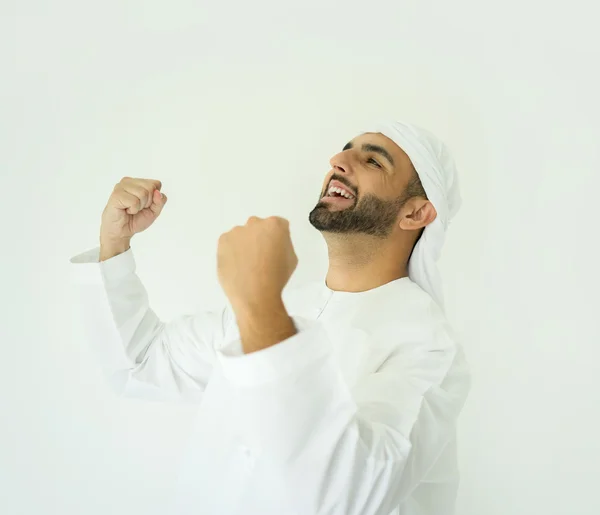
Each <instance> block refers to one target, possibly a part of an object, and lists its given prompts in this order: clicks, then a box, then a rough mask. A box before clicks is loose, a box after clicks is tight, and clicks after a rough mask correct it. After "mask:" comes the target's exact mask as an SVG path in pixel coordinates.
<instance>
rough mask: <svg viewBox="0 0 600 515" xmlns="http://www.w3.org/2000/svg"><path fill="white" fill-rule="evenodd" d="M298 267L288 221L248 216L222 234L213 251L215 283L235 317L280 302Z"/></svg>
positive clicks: (274, 217)
mask: <svg viewBox="0 0 600 515" xmlns="http://www.w3.org/2000/svg"><path fill="white" fill-rule="evenodd" d="M297 265H298V257H297V256H296V253H295V251H294V247H293V245H292V240H291V237H290V228H289V222H288V221H287V220H286V219H284V218H280V217H277V216H271V217H269V218H265V219H263V218H258V217H256V216H251V217H250V218H249V219H248V222H247V223H246V225H244V226H238V227H234V228H233V229H232V230H231V231H229V232H226V233H225V234H222V235H221V237H220V238H219V243H218V248H217V268H218V270H217V271H218V276H219V282H220V283H221V286H222V288H223V291H224V292H225V294H226V295H227V297H228V298H229V301H230V302H231V305H232V307H233V309H234V311H236V314H238V315H239V314H240V313H241V312H245V311H247V310H252V309H254V308H256V307H260V306H265V305H271V304H273V303H277V302H279V301H280V300H281V295H282V292H283V289H284V287H285V285H286V284H287V282H288V281H289V279H290V277H291V276H292V274H293V273H294V270H295V269H296V266H297Z"/></svg>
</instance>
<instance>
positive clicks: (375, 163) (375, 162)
mask: <svg viewBox="0 0 600 515" xmlns="http://www.w3.org/2000/svg"><path fill="white" fill-rule="evenodd" d="M368 162H369V163H373V164H374V165H375V166H377V167H379V168H381V165H380V164H379V163H378V162H377V161H375V159H373V158H372V157H370V158H369V161H368Z"/></svg>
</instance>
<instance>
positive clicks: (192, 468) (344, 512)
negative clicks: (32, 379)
mask: <svg viewBox="0 0 600 515" xmlns="http://www.w3.org/2000/svg"><path fill="white" fill-rule="evenodd" d="M161 189H162V185H161V183H160V182H159V181H156V180H147V179H131V178H125V179H123V180H122V181H121V182H120V183H119V184H117V186H116V187H115V189H114V191H113V193H112V195H111V197H110V199H109V200H108V204H107V206H106V208H105V210H104V212H103V215H102V226H101V231H100V247H99V248H96V249H93V250H91V251H88V252H86V253H84V254H81V255H79V256H77V257H75V258H73V259H72V262H73V263H74V265H73V268H74V272H75V273H76V274H77V276H78V278H79V279H78V284H79V285H80V291H81V294H82V297H81V302H80V304H81V306H82V307H83V308H84V314H85V316H86V326H87V327H89V328H90V329H91V331H90V334H89V339H90V341H92V342H93V343H94V344H95V346H96V347H97V351H98V352H99V353H100V355H101V356H102V357H103V360H104V367H105V369H106V371H107V377H108V379H109V381H110V384H111V385H112V386H113V387H114V389H115V391H117V392H118V393H119V394H122V395H128V396H137V397H144V398H153V399H159V400H165V401H168V400H184V401H189V402H193V403H198V405H199V408H198V410H199V411H198V416H197V424H196V425H195V428H194V432H193V436H192V438H191V442H190V446H189V450H188V451H187V452H186V455H185V457H184V460H183V463H182V470H181V474H180V476H179V481H178V489H177V495H176V496H175V499H176V501H175V506H174V507H173V510H172V511H171V512H170V513H174V514H183V513H186V514H188V513H189V514H192V513H193V514H200V513H201V514H211V515H228V514H240V515H241V514H251V515H292V514H299V515H313V514H331V515H388V514H396V515H400V514H401V515H449V514H451V513H453V512H454V501H455V495H456V489H457V484H458V471H457V464H456V461H457V458H456V420H457V417H458V414H459V412H460V411H461V409H462V405H463V403H464V401H465V398H466V395H467V392H468V389H469V379H468V377H469V376H468V372H467V369H466V366H465V361H464V359H463V356H462V351H461V348H460V346H459V344H458V343H457V342H456V341H455V339H454V338H453V336H452V332H451V329H450V327H449V326H448V324H447V322H446V319H445V317H444V314H443V300H442V290H441V285H440V281H439V276H438V274H437V270H436V260H437V258H438V256H439V253H440V250H441V246H442V244H443V240H444V236H445V230H446V227H447V225H448V223H449V220H450V218H451V217H452V216H453V215H454V213H455V212H456V210H457V209H458V206H459V204H460V196H459V193H458V182H457V178H456V171H455V168H454V164H453V161H452V158H451V157H450V154H449V153H448V151H447V150H446V148H445V146H444V145H443V144H442V143H441V142H439V141H438V140H437V139H436V138H435V137H434V136H433V135H431V134H430V133H428V132H426V131H424V130H423V129H419V128H417V127H415V126H411V125H408V124H404V123H400V122H394V123H390V124H383V125H381V126H377V127H374V128H372V129H370V130H368V131H365V132H364V133H361V134H360V135H359V136H357V137H355V138H354V139H353V140H352V141H350V142H349V143H348V144H347V145H346V146H345V147H344V149H343V151H341V152H340V153H338V154H337V155H335V156H334V157H333V158H332V159H331V170H330V172H329V173H328V174H327V175H326V177H325V180H324V182H323V187H322V189H321V193H320V196H319V202H318V204H317V205H316V207H315V208H314V209H313V210H312V212H311V213H310V222H311V224H312V225H313V226H314V227H315V228H317V229H318V230H319V231H320V232H321V233H322V234H323V236H324V238H325V241H326V243H327V246H328V250H329V270H328V272H327V276H326V278H325V280H324V281H319V282H317V283H315V284H308V285H306V286H305V287H302V288H297V289H293V290H291V291H288V290H285V291H284V288H285V286H286V284H287V283H288V281H289V279H290V277H291V275H292V273H293V272H294V270H295V268H296V265H297V258H296V255H295V253H294V249H293V247H292V243H291V239H290V234H289V226H288V223H287V221H286V220H284V219H281V218H278V217H271V218H267V219H260V218H256V217H251V218H250V219H249V220H248V222H247V223H246V224H245V225H244V226H240V227H235V228H233V229H232V230H231V231H229V232H227V233H225V234H223V235H222V236H221V237H220V239H219V242H218V259H217V261H218V276H219V281H220V284H221V285H222V287H223V290H224V292H225V293H226V295H227V298H228V300H229V302H230V306H227V307H226V308H223V309H222V310H220V311H217V312H201V313H199V314H196V315H193V316H192V315H190V316H182V317H179V318H177V319H175V320H173V321H171V322H168V323H165V322H161V321H160V320H159V319H158V317H157V316H156V315H155V313H154V312H153V311H152V310H151V309H150V307H149V305H148V297H147V294H146V290H145V288H144V286H143V285H142V283H141V281H140V279H139V278H138V276H137V275H136V272H135V262H134V258H133V254H132V250H131V247H130V241H131V238H132V237H133V236H134V235H135V234H136V233H138V232H141V231H143V230H145V229H147V228H148V227H149V226H150V225H151V224H152V223H153V222H154V221H155V220H156V218H157V217H158V216H159V215H160V213H161V211H162V209H163V207H164V206H165V203H166V202H167V197H166V196H165V195H164V194H163V193H161Z"/></svg>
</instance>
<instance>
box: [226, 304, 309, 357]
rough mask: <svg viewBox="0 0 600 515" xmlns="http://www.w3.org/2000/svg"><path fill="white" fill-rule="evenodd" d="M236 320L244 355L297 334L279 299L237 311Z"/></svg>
mask: <svg viewBox="0 0 600 515" xmlns="http://www.w3.org/2000/svg"><path fill="white" fill-rule="evenodd" d="M236 318H237V323H238V327H239V330H240V338H241V341H242V347H243V349H244V353H245V354H248V353H250V352H256V351H258V350H261V349H265V348H267V347H271V346H272V345H276V344H277V343H280V342H282V341H283V340H286V339H288V338H291V337H292V336H294V335H295V334H296V333H297V332H298V331H297V329H296V326H295V325H294V321H293V320H292V318H291V317H290V316H289V315H288V312H287V311H286V309H285V306H284V304H283V301H282V300H281V299H276V300H273V301H272V302H267V303H264V304H262V305H261V306H257V307H254V308H245V309H238V310H237V311H236Z"/></svg>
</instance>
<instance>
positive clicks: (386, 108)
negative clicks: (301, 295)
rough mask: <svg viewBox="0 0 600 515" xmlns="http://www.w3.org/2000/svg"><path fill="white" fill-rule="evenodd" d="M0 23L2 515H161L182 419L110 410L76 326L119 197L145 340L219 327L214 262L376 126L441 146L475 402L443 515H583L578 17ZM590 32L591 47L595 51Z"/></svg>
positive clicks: (197, 8)
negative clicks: (199, 319)
mask: <svg viewBox="0 0 600 515" xmlns="http://www.w3.org/2000/svg"><path fill="white" fill-rule="evenodd" d="M294 4H295V5H292V4H291V3H290V2H275V1H274V0H272V1H271V2H268V1H267V0H259V1H254V2H242V1H241V0H238V1H237V2H235V3H232V2H220V1H216V2H201V1H192V0H184V1H173V2H158V1H152V2H150V1H141V0H139V1H123V0H119V1H117V0H110V1H104V2H84V1H75V0H70V1H68V0H54V1H47V2H43V1H27V0H20V1H19V2H16V1H14V2H6V1H2V2H0V10H1V13H2V21H1V25H0V38H1V39H0V58H1V68H0V92H1V110H0V174H1V181H0V211H1V213H0V214H1V217H0V224H1V235H0V245H1V252H0V259H1V267H0V281H1V283H0V287H1V299H0V300H1V304H2V309H1V311H0V313H1V324H0V331H1V333H0V335H1V339H0V343H1V345H2V354H1V356H2V358H1V359H0V401H1V405H0V408H1V410H2V411H1V413H2V420H1V422H0V436H1V439H0V513H2V514H3V515H16V514H19V515H20V514H27V515H30V514H31V515H46V514H84V513H85V514H86V515H105V514H108V513H110V514H113V515H120V514H131V515H133V514H144V515H153V514H156V515H158V514H161V513H164V512H163V506H164V502H165V499H166V495H167V494H168V492H169V488H170V487H171V486H172V482H173V473H174V465H175V460H176V458H177V455H178V453H180V452H182V449H183V443H184V439H185V437H186V435H187V434H188V430H189V428H190V422H191V420H192V418H193V416H194V411H193V409H192V408H187V407H181V406H161V405H158V404H156V405H155V404H151V403H144V402H136V401H132V400H123V399H115V398H114V397H113V396H112V394H111V393H110V391H109V390H108V389H107V387H106V386H105V385H104V383H103V382H102V378H101V376H100V374H99V371H98V369H97V368H96V362H95V361H94V359H93V357H92V355H91V354H89V353H88V349H87V347H86V342H85V341H81V340H80V339H79V338H78V334H79V331H80V328H79V327H78V325H77V324H78V322H77V319H73V318H72V312H71V306H70V304H69V285H68V272H69V258H70V257H71V256H72V255H74V254H77V253H79V252H81V251H84V250H87V249H88V248H90V247H93V246H96V245H97V243H98V230H99V222H100V215H101V211H102V209H103V207H104V204H105V202H106V199H107V198H108V196H109V194H110V192H111V190H112V188H113V186H114V184H115V183H116V182H117V181H118V180H120V178H121V177H122V176H124V175H131V176H135V177H149V178H157V179H160V180H162V181H163V184H164V192H165V193H167V194H168V196H169V203H168V204H167V206H166V208H165V211H164V213H163V216H162V217H161V219H160V220H159V221H158V222H157V223H156V224H155V226H154V227H152V228H151V229H150V230H149V231H147V232H146V233H143V234H142V235H140V236H138V237H137V238H136V239H135V240H134V250H135V255H136V259H137V261H138V265H139V273H140V275H141V277H142V278H143V279H144V281H145V284H146V286H147V288H148V290H149V292H150V296H151V300H152V303H153V307H154V308H155V309H156V311H157V312H158V313H159V314H160V315H161V316H162V317H163V318H166V319H168V318H170V317H172V316H174V315H178V314H182V313H183V312H190V311H195V310H200V309H211V308H213V307H220V305H221V303H222V302H223V300H224V297H223V294H222V292H221V290H220V288H219V285H218V282H217V279H216V268H215V264H216V242H217V239H218V236H219V235H220V234H221V233H222V232H224V231H226V230H229V229H230V228H231V227H232V226H233V225H237V224H241V223H244V222H245V220H246V218H247V217H248V216H250V215H258V216H269V215H279V216H284V217H287V218H288V219H289V220H290V222H291V229H292V238H293V241H294V244H295V246H296V249H297V253H298V256H299V260H300V264H299V267H298V270H297V272H296V274H295V275H294V277H293V279H292V283H296V282H303V281H304V280H307V279H314V278H319V277H323V276H324V274H325V272H326V267H327V255H326V247H325V244H324V242H323V240H322V237H321V236H320V234H319V233H318V232H317V231H315V230H314V229H313V228H312V227H311V226H310V224H309V223H308V213H309V212H310V210H311V209H312V208H313V207H314V205H315V203H316V201H317V199H318V195H319V193H320V190H321V186H322V181H323V178H324V176H325V175H326V174H327V172H328V171H329V163H328V160H329V158H330V157H331V156H332V155H333V154H335V153H336V152H338V151H339V150H340V149H341V148H342V147H343V145H344V144H345V143H346V142H347V141H348V140H349V139H351V138H352V137H354V136H355V135H356V134H357V133H358V132H359V131H361V130H362V128H363V127H364V126H365V124H367V123H369V122H371V121H373V120H375V119H379V118H381V117H392V118H398V119H402V120H407V121H412V122H414V123H417V124H419V125H422V126H424V127H426V128H428V129H430V130H432V131H433V132H435V133H436V134H437V135H438V136H439V137H440V138H442V139H443V140H445V141H446V143H447V144H448V145H449V147H450V148H451V149H452V150H453V152H454V155H455V158H456V161H457V163H458V166H459V169H460V173H461V180H462V193H463V197H464V205H463V209H462V211H461V212H460V213H459V215H458V217H457V218H456V219H455V223H454V224H453V225H452V227H451V228H450V233H449V235H448V241H447V245H446V248H445V251H444V254H443V258H442V261H441V268H442V271H443V274H444V277H445V284H446V296H447V299H448V304H449V307H448V316H449V317H450V318H451V320H452V321H453V323H454V324H455V325H456V327H457V328H458V330H459V331H460V333H461V334H462V335H463V337H464V346H465V348H466V351H467V355H468V358H469V361H470V363H471V367H472V370H473V376H474V380H473V390H472V393H471V395H470V397H469V400H468V402H467V404H466V406H465V409H464V412H463V416H462V419H461V423H460V437H461V448H460V466H461V470H462V477H463V481H462V484H461V489H460V494H459V501H458V511H457V514H458V515H521V514H522V515H531V514H545V515H554V514H556V515H559V514H560V515H565V514H568V515H597V514H598V513H600V499H599V495H600V494H599V489H598V480H599V478H600V443H599V439H600V413H599V412H600V387H599V386H598V375H599V373H600V365H599V361H600V330H599V308H600V301H599V300H598V291H599V287H600V284H599V283H600V281H599V275H598V265H599V264H600V256H599V252H598V236H599V229H598V223H597V219H598V208H597V194H596V192H597V190H598V187H599V186H600V180H599V176H600V166H599V165H600V156H599V151H598V140H599V139H600V129H599V119H600V102H599V100H598V92H599V91H600V77H599V72H598V69H599V68H598V62H599V61H600V59H599V58H600V50H599V49H600V42H599V40H600V37H599V36H598V35H597V19H598V13H597V12H593V11H594V9H597V7H595V6H596V3H595V2H592V1H591V0H590V1H588V2H583V1H578V0H572V1H570V2H560V3H558V2H542V1H537V2H534V1H532V0H526V1H517V0H505V1H503V2H499V1H496V2H493V3H492V2H482V1H475V0H456V1H453V2H448V1H438V2H434V1H431V0H425V1H424V0H419V1H416V0H414V1H399V0H396V1H393V2H392V1H388V2H370V3H369V2H367V1H366V0H363V1H362V2H356V1H346V2H336V3H333V2H327V1H324V0H311V1H307V0H303V1H301V2H294ZM595 32H596V34H594V33H595Z"/></svg>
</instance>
